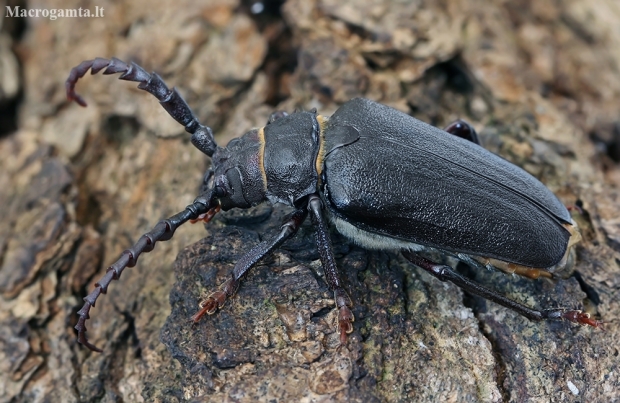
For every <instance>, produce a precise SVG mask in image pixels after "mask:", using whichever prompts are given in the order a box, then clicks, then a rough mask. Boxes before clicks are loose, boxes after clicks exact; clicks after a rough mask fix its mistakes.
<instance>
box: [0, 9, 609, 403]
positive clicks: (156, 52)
mask: <svg viewBox="0 0 620 403" xmlns="http://www.w3.org/2000/svg"><path fill="white" fill-rule="evenodd" d="M45 3H47V4H45V5H44V6H43V5H42V3H36V2H32V4H29V6H30V7H33V8H35V7H48V8H63V9H64V8H78V7H89V8H94V6H95V5H98V6H100V7H104V9H105V16H104V17H103V18H90V19H89V18H71V19H62V18H61V19H57V20H50V19H45V18H39V19H34V18H33V19H27V20H25V21H16V19H14V18H6V17H4V15H2V16H0V27H1V29H0V122H2V124H3V128H4V129H6V130H0V133H4V134H3V137H2V138H0V403H1V402H15V403H18V402H140V401H145V402H152V401H159V402H185V401H191V402H211V401H213V402H220V401H234V402H251V401H256V400H258V401H270V402H274V401H280V402H288V401H308V402H310V401H315V402H330V401H345V400H348V401H353V402H355V401H358V402H372V401H377V402H379V401H389V402H398V401H420V402H424V401H454V402H462V401H471V402H479V401H481V402H500V401H506V402H524V401H531V402H549V401H552V402H556V401H557V402H564V401H578V402H610V401H620V359H619V357H618V356H619V354H620V347H619V344H618V340H619V339H620V328H619V327H618V323H619V322H618V318H619V316H620V263H619V262H620V220H619V219H618V207H619V206H620V191H619V186H620V170H619V169H618V165H617V162H618V160H619V159H620V120H619V118H618V105H620V80H619V79H618V77H620V71H619V68H620V67H619V66H620V6H619V5H618V2H617V0H598V1H594V2H591V1H585V0H569V1H545V2H540V1H527V0H515V1H501V0H493V1H488V0H487V1H482V0H446V1H441V2H437V1H431V0H420V1H402V2H396V1H390V0H359V1H355V2H353V1H351V2H348V1H341V0H288V1H286V2H285V3H284V4H283V5H282V7H281V8H280V9H279V4H275V3H269V2H267V3H265V6H266V9H265V12H263V13H261V14H258V15H253V14H252V13H251V12H250V4H249V3H240V2H239V1H238V0H205V1H198V2H196V1H189V0H179V1H176V2H175V3H174V5H171V4H170V3H169V2H166V1H149V2H148V3H144V2H140V1H114V2H107V1H104V2H97V4H95V3H94V2H86V3H85V2H83V1H60V0H52V1H47V2H45ZM9 4H11V5H21V6H25V4H22V3H20V2H19V1H15V2H9ZM4 8H5V7H2V9H3V10H4ZM278 9H279V10H280V11H278ZM96 56H102V57H111V56H116V57H118V58H120V59H123V60H134V61H137V62H139V63H140V64H141V65H142V66H143V67H145V68H146V69H147V70H156V71H158V73H160V74H161V75H162V76H163V77H164V79H165V80H166V81H167V83H168V84H169V85H171V86H173V85H174V86H176V87H178V88H179V89H180V90H181V92H182V93H183V94H184V96H185V97H186V99H187V101H188V102H189V104H190V105H191V106H192V108H193V109H194V111H195V113H196V114H197V116H199V117H200V119H201V120H202V121H203V122H204V123H206V124H208V125H210V126H212V127H213V128H214V129H215V130H216V131H217V133H218V134H219V135H218V137H217V141H218V142H219V143H220V144H225V143H226V142H227V141H228V139H230V138H232V137H236V136H238V135H241V134H242V133H244V132H245V131H246V130H247V129H249V128H251V127H256V126H262V125H264V123H265V122H266V120H267V117H268V116H269V113H270V112H271V111H273V110H275V109H284V110H288V111H292V110H293V109H295V108H296V107H299V108H303V109H309V108H312V107H317V108H318V109H319V111H321V112H322V113H323V114H325V115H329V114H331V113H332V112H333V111H334V110H335V109H336V108H337V107H338V106H339V105H340V104H342V103H343V102H346V101H347V100H349V99H350V98H352V97H355V96H364V97H367V98H371V99H373V100H376V101H379V102H382V103H385V104H388V105H391V106H393V107H395V108H398V109H400V110H403V111H405V112H407V113H410V114H411V115H413V116H416V117H418V118H420V119H422V120H425V121H427V122H429V123H432V124H435V125H437V126H440V127H441V126H443V125H445V124H447V123H449V122H450V121H452V120H454V119H456V118H459V117H462V118H465V119H468V120H469V121H471V122H473V123H474V125H475V126H476V128H477V129H479V132H480V134H481V138H482V142H483V144H484V146H485V147H486V148H488V149H489V150H491V151H493V152H496V153H498V154H500V155H502V156H503V157H505V158H507V159H509V160H510V161H512V162H514V163H515V164H517V165H519V166H522V167H524V168H525V169H526V170H528V171H529V172H530V173H532V174H533V175H534V176H536V177H537V178H539V179H540V180H541V181H542V182H544V183H545V184H546V185H547V186H548V187H549V188H550V189H551V190H552V191H553V192H555V193H556V194H557V195H558V197H560V199H561V200H562V201H563V202H564V203H565V204H566V205H573V204H575V202H576V201H577V200H581V202H582V205H583V211H584V212H583V214H575V215H574V217H575V219H576V220H577V221H578V222H579V225H580V227H581V229H582V234H583V237H584V241H583V242H582V243H581V244H580V245H579V246H578V247H577V259H578V260H577V265H576V270H577V273H578V274H576V275H573V276H570V277H569V278H567V279H564V280H558V281H548V280H538V281H530V280H526V279H521V278H513V277H511V276H507V275H504V274H502V273H495V272H479V271H477V270H468V269H467V268H466V267H464V266H463V265H460V266H459V268H460V270H462V271H464V272H467V274H468V275H469V276H470V277H472V278H475V279H476V280H477V281H479V282H481V283H483V284H486V285H488V286H490V287H492V288H494V289H496V290H498V291H500V292H501V293H502V294H505V295H507V296H510V297H511V298H514V299H516V300H518V301H521V302H523V303H525V304H528V305H530V306H533V307H558V306H559V307H569V308H577V307H580V306H585V309H586V310H587V311H589V312H592V314H593V315H596V317H600V318H602V319H603V320H604V321H605V322H606V324H605V330H604V331H602V330H599V329H592V328H584V327H578V326H572V325H570V324H567V323H532V322H529V321H528V320H527V319H524V318H523V317H521V316H519V315H517V314H516V313H514V312H512V311H510V310H507V309H504V308H502V307H499V306H497V305H496V304H493V303H489V302H487V301H484V300H481V299H479V298H473V297H471V296H468V295H466V294H464V293H463V292H462V291H461V290H460V289H458V288H457V287H455V286H453V285H450V284H444V283H441V282H439V281H437V280H436V279H434V278H431V277H430V276H429V275H427V274H426V273H423V272H422V271H421V270H419V269H417V268H415V267H413V266H412V265H410V264H407V263H406V262H405V260H404V259H403V258H402V257H401V256H399V255H396V254H390V253H383V252H367V251H365V250H363V249H360V248H359V247H356V246H354V245H352V244H350V243H349V242H348V241H347V240H346V239H344V238H343V237H341V236H339V235H338V234H336V233H333V241H334V247H335V252H336V256H337V259H338V263H339V266H340V268H341V271H342V274H343V278H345V279H346V280H345V284H346V289H347V290H348V292H349V293H350V295H351V297H352V299H353V301H354V304H355V308H354V313H355V316H356V321H355V330H354V332H353V334H352V335H351V336H350V337H349V340H348V342H347V344H346V345H345V346H340V345H339V343H338V336H337V334H336V333H335V325H334V322H335V317H336V313H335V312H334V310H333V308H334V304H333V300H332V296H331V294H330V292H329V290H328V288H327V286H326V283H325V281H324V279H323V273H322V270H321V267H320V263H319V261H318V254H317V252H316V250H315V247H314V238H313V233H312V228H311V226H310V225H309V224H306V225H304V226H303V227H302V229H301V230H300V233H299V234H298V235H297V236H296V237H295V238H294V239H292V240H290V241H288V242H286V243H285V244H284V245H283V246H282V247H281V248H280V249H279V250H277V251H276V252H275V253H274V254H273V256H272V257H270V258H268V259H265V260H264V261H263V262H262V263H261V264H260V265H259V266H258V267H256V268H255V269H253V270H252V271H251V272H250V273H249V275H248V276H247V277H246V278H245V280H244V282H243V283H242V285H241V287H240V289H239V291H238V294H237V296H236V297H235V298H233V299H232V300H230V301H229V302H228V303H227V304H226V305H225V306H224V308H223V309H222V310H221V311H220V312H219V313H217V314H216V315H214V316H211V317H208V318H206V319H204V320H202V321H201V322H200V323H198V324H196V325H192V324H191V323H190V321H189V318H190V317H191V315H192V314H194V313H195V312H196V310H197V309H198V308H199V303H200V301H201V299H202V298H204V297H205V296H206V295H207V294H208V293H209V292H210V291H212V290H213V289H214V288H215V287H217V286H218V285H219V284H220V283H221V282H222V281H224V279H225V278H226V276H227V274H228V273H229V271H230V270H231V269H232V267H233V265H234V263H235V261H236V260H237V259H238V258H239V257H240V256H241V255H242V254H243V253H244V252H245V251H247V250H249V249H250V248H251V247H252V246H253V245H255V244H256V243H258V242H259V241H260V240H262V239H264V237H265V236H268V235H270V234H272V233H274V232H275V231H276V230H277V228H278V226H279V225H280V224H281V222H282V219H283V218H284V217H285V215H286V214H287V212H288V211H287V210H286V209H284V208H282V207H279V206H274V207H271V206H267V205H264V206H259V207H257V208H255V209H252V210H249V211H238V212H229V213H227V214H222V215H220V216H219V217H218V218H217V219H216V220H214V221H213V222H212V223H210V224H209V225H207V226H206V228H205V227H203V226H202V225H186V226H184V227H182V228H181V229H179V230H178V231H177V233H176V235H175V237H174V238H173V239H172V240H171V241H168V242H162V243H159V244H158V245H157V247H156V248H155V250H154V251H153V252H151V253H149V254H145V255H143V256H142V257H141V258H140V261H139V263H138V265H137V266H135V267H133V268H130V269H127V270H126V271H125V273H124V274H123V277H122V278H121V280H120V281H116V282H114V283H113V284H112V285H111V286H110V289H109V292H108V294H107V295H103V296H102V297H101V298H100V300H99V302H98V304H97V306H96V308H94V309H92V310H91V316H92V319H91V320H90V321H89V322H88V328H89V332H88V335H89V337H90V339H91V341H92V342H94V343H95V344H96V345H98V346H99V347H102V348H103V353H101V354H96V353H91V352H89V351H88V350H86V349H85V348H82V347H80V346H79V345H78V344H77V343H76V341H75V331H74V330H73V325H75V323H76V319H77V317H76V314H75V312H76V311H77V310H78V309H79V307H80V306H81V304H82V302H81V298H82V297H84V296H85V295H86V293H87V292H88V291H90V290H91V289H92V287H93V284H94V282H95V281H96V280H97V279H99V278H100V277H101V276H102V275H103V273H104V272H105V269H106V267H107V265H109V264H110V263H112V262H113V261H114V260H115V259H116V258H117V257H118V255H119V254H120V253H121V252H122V250H123V249H124V248H126V247H127V246H129V245H131V244H132V243H133V242H134V241H136V240H137V239H138V237H139V236H140V234H142V233H143V232H146V231H148V230H149V229H150V228H151V227H152V226H153V225H154V224H155V223H156V222H157V221H158V220H159V219H161V218H163V217H167V216H170V215H172V214H173V213H175V212H177V211H180V210H182V209H183V208H184V207H185V206H186V205H187V204H189V203H190V202H191V201H192V200H193V198H194V196H195V195H196V192H197V190H198V188H199V184H200V182H201V179H202V174H203V172H204V170H205V168H206V167H207V164H208V161H207V159H206V158H205V157H204V156H203V155H201V154H200V152H198V151H197V150H196V149H194V148H193V147H192V145H191V144H190V143H189V141H188V136H187V135H186V134H185V133H184V132H183V128H182V127H180V126H179V125H178V124H176V122H174V121H173V120H172V119H171V118H169V117H168V115H167V114H166V113H165V112H164V111H163V109H161V108H160V107H159V105H158V104H157V102H156V100H155V99H154V98H152V97H150V96H149V95H148V94H145V93H144V92H142V91H139V90H136V89H135V86H134V85H133V84H128V83H125V82H120V81H117V80H116V79H115V78H114V77H100V76H96V77H90V75H88V76H86V77H85V78H84V79H83V80H81V81H80V83H79V84H78V92H80V93H81V94H83V95H84V96H85V98H86V100H87V101H88V103H89V106H88V108H86V109H83V108H80V107H79V106H77V105H75V104H69V103H67V102H66V100H65V95H64V80H65V79H66V77H67V75H68V73H69V71H70V69H71V67H73V66H75V65H77V64H78V63H79V62H81V61H82V60H85V59H91V58H93V57H96ZM16 60H19V64H17V63H16ZM17 68H18V70H16V69H17ZM17 102H18V103H19V109H18V111H19V114H18V115H17V118H16V120H15V115H14V114H15V110H16V109H15V107H14V106H13V105H16V103H17ZM13 121H14V122H16V124H17V129H16V130H14V128H12V129H11V127H10V124H12V123H6V124H5V123H4V122H13ZM7 132H8V133H7ZM175 258H176V260H175ZM452 263H454V262H452Z"/></svg>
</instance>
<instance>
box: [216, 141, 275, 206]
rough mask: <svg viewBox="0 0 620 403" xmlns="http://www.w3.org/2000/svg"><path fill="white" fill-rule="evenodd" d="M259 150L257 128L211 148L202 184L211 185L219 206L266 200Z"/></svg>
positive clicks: (253, 203) (260, 147) (244, 204)
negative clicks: (225, 144) (223, 145)
mask: <svg viewBox="0 0 620 403" xmlns="http://www.w3.org/2000/svg"><path fill="white" fill-rule="evenodd" d="M261 150H262V146H261V142H260V140H259V136H258V129H254V130H251V131H249V132H247V133H246V134H244V135H243V136H242V137H239V138H235V139H233V140H231V141H230V143H228V145H227V146H226V147H225V148H222V147H217V149H216V150H215V153H214V154H213V157H212V158H211V164H212V166H211V169H210V170H209V171H207V174H206V175H205V186H206V188H207V189H213V191H214V197H215V198H216V199H218V200H219V202H220V206H221V208H222V210H230V209H231V208H234V207H238V208H248V207H252V206H255V205H257V204H260V203H262V202H263V201H265V200H266V195H265V189H266V185H265V179H264V171H263V170H262V161H261V152H262V151H261Z"/></svg>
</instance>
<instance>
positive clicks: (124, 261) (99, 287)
mask: <svg viewBox="0 0 620 403" xmlns="http://www.w3.org/2000/svg"><path fill="white" fill-rule="evenodd" d="M218 207H219V204H218V202H217V199H215V197H214V192H213V191H212V190H211V191H208V192H207V193H206V194H204V195H202V196H199V197H197V198H196V200H194V202H193V203H192V204H190V205H189V206H187V207H185V210H183V211H181V212H180V213H177V214H175V215H173V216H172V217H170V218H167V219H165V220H161V221H160V222H158V223H157V225H155V227H154V228H153V229H152V230H151V231H149V232H147V233H146V234H144V235H142V236H141V237H140V239H139V240H138V242H136V243H135V244H134V245H133V246H132V247H131V248H129V249H127V250H125V251H124V252H123V253H122V254H121V257H120V258H119V259H118V260H117V261H116V262H114V264H112V266H110V267H108V270H107V271H106V274H105V275H104V276H103V277H102V278H101V279H100V280H99V281H98V282H96V283H95V289H94V290H93V291H92V292H91V293H90V294H88V295H87V296H86V297H85V298H84V306H83V307H82V309H80V310H79V311H78V313H77V314H78V316H79V317H80V319H79V320H78V323H77V325H75V329H76V330H77V331H78V342H79V343H80V344H83V345H84V346H86V347H88V348H89V349H90V350H92V351H97V352H101V351H102V350H101V349H99V348H97V347H96V346H94V345H93V344H91V343H89V341H88V339H87V338H86V321H87V320H88V319H90V315H89V311H90V308H91V307H93V306H95V302H97V298H99V295H101V294H102V293H103V294H105V293H106V292H107V291H108V286H109V285H110V283H111V282H112V280H118V279H119V278H120V277H121V273H122V272H123V270H124V269H125V268H126V267H133V266H135V265H136V262H137V261H138V257H139V256H140V254H141V253H143V252H150V251H152V250H153V248H154V247H155V243H156V242H157V241H167V240H169V239H170V238H172V235H174V231H176V229H177V228H179V227H180V226H181V225H182V224H184V223H186V222H187V221H189V220H195V219H197V218H199V217H201V216H202V215H203V214H206V215H208V214H209V213H210V212H211V211H216V210H218ZM213 214H215V213H213ZM211 217H212V215H211Z"/></svg>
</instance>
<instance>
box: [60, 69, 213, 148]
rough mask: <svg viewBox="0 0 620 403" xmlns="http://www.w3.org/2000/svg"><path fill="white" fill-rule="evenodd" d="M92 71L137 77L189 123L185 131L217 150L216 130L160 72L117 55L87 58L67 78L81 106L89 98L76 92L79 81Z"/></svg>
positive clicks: (199, 144)
mask: <svg viewBox="0 0 620 403" xmlns="http://www.w3.org/2000/svg"><path fill="white" fill-rule="evenodd" d="M89 69H90V70H91V74H97V73H98V72H99V71H101V70H103V69H105V70H104V72H103V74H116V73H122V75H121V76H120V77H119V79H120V80H127V81H135V82H138V83H140V84H138V88H139V89H141V90H144V91H147V92H149V93H151V94H153V95H154V96H155V98H157V99H158V100H159V103H160V104H161V106H162V107H163V108H164V109H165V110H166V112H168V113H169V114H170V116H172V117H173V118H174V120H176V121H177V122H179V123H180V124H182V125H183V126H185V131H187V132H188V133H191V135H192V144H194V146H195V147H196V148H198V149H199V150H200V151H202V152H203V153H205V154H207V155H208V156H209V157H211V156H212V155H213V153H214V152H215V148H216V147H217V144H216V143H215V140H214V138H213V131H212V130H211V128H210V127H209V126H204V125H203V124H201V123H200V122H199V121H198V119H197V118H196V116H194V113H193V112H192V110H191V109H190V107H189V106H188V105H187V102H185V100H184V99H183V97H182V96H181V94H179V92H178V91H177V89H176V88H173V89H172V90H171V89H169V88H168V87H167V86H166V83H164V81H163V80H162V78H161V77H160V76H159V75H157V74H156V73H152V74H149V73H147V72H146V71H145V70H144V69H143V68H142V67H140V66H138V65H137V64H135V63H133V62H132V63H130V64H127V63H125V62H123V61H122V60H119V59H117V58H115V57H113V58H112V59H111V60H108V59H103V58H101V57H98V58H96V59H93V60H85V61H83V62H82V63H80V64H79V65H78V66H76V67H74V68H72V69H71V73H69V77H68V78H67V81H66V82H65V89H66V92H67V99H68V100H69V101H75V102H77V103H78V104H80V105H81V106H86V101H84V98H82V97H81V96H80V95H78V94H77V93H76V92H75V84H76V83H77V81H78V80H79V79H80V78H82V77H84V75H85V74H86V72H88V70H89Z"/></svg>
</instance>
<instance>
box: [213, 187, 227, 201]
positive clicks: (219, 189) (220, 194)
mask: <svg viewBox="0 0 620 403" xmlns="http://www.w3.org/2000/svg"><path fill="white" fill-rule="evenodd" d="M214 190H215V197H217V198H222V197H224V196H226V194H227V193H228V192H226V189H224V188H223V187H221V186H215V189H214Z"/></svg>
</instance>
